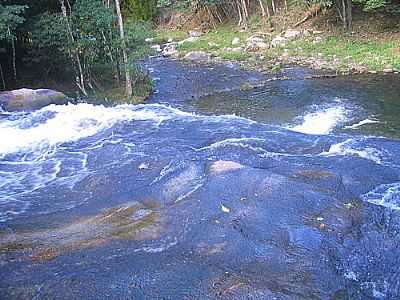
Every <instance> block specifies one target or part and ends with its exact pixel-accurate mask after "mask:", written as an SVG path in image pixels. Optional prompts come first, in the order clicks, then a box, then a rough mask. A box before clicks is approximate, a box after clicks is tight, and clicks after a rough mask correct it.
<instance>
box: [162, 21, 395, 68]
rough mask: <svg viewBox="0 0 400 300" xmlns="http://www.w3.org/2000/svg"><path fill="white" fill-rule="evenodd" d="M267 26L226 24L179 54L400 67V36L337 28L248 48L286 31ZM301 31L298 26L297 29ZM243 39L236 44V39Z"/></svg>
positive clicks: (172, 34) (169, 34)
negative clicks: (251, 40)
mask: <svg viewBox="0 0 400 300" xmlns="http://www.w3.org/2000/svg"><path fill="white" fill-rule="evenodd" d="M263 29H264V28H263V26H262V25H257V26H252V27H251V29H250V30H247V31H246V32H239V31H238V30H237V27H236V26H228V25H223V26H220V27H219V28H216V29H215V30H212V31H210V32H207V33H204V34H203V35H202V36H201V37H200V38H199V39H197V40H196V41H192V42H185V43H183V44H180V45H178V46H177V50H178V51H179V53H178V56H179V57H183V56H184V55H185V54H186V53H188V52H190V51H205V52H208V53H211V54H212V55H213V57H215V58H216V59H217V60H229V61H238V62H241V63H244V64H247V65H254V64H256V65H257V66H258V67H262V68H265V69H279V68H277V67H276V66H278V65H281V66H282V65H285V64H300V65H306V66H310V67H312V68H316V69H328V70H332V71H336V72H338V73H349V72H355V73H364V72H368V71H369V72H382V71H385V72H391V71H393V72H396V71H398V70H400V37H399V35H393V36H388V35H387V34H386V35H382V37H380V36H379V35H376V36H374V37H373V38H371V34H370V35H357V34H353V35H348V34H344V33H342V32H337V31H335V32H334V31H329V30H324V31H319V32H318V34H311V35H307V36H306V35H302V36H301V37H300V38H297V39H295V40H290V41H288V42H287V43H286V44H285V45H283V46H279V47H271V46H269V47H268V49H260V50H259V51H254V52H250V51H248V49H247V48H246V46H247V44H246V43H247V39H248V38H250V37H251V36H254V35H259V36H262V37H263V39H264V42H265V43H266V44H268V45H271V41H272V40H273V39H274V38H275V37H276V36H279V35H281V34H282V32H273V33H272V34H269V33H264V34H263V35H261V34H260V33H263ZM296 30H297V29H296ZM298 30H299V31H301V32H306V31H307V33H309V32H312V29H310V28H307V29H304V28H303V29H298ZM156 36H157V38H156V41H157V42H159V43H161V42H165V41H167V40H168V39H169V38H171V39H173V40H174V41H181V40H184V39H185V38H187V37H188V34H187V33H186V32H184V31H174V30H168V29H159V30H158V31H157V33H156ZM234 39H236V40H237V39H239V43H238V44H235V45H233V44H232V41H233V40H234Z"/></svg>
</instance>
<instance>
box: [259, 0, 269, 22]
mask: <svg viewBox="0 0 400 300" xmlns="http://www.w3.org/2000/svg"><path fill="white" fill-rule="evenodd" d="M258 2H259V3H260V8H261V15H262V16H263V18H265V17H266V15H267V14H266V12H265V8H264V3H263V0H258Z"/></svg>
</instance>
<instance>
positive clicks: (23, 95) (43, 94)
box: [0, 88, 70, 111]
mask: <svg viewBox="0 0 400 300" xmlns="http://www.w3.org/2000/svg"><path fill="white" fill-rule="evenodd" d="M69 101H70V99H69V98H68V97H67V96H65V95H64V94H63V93H61V92H57V91H53V90H49V89H38V90H32V89H25V88H24V89H19V90H14V91H7V92H3V93H0V106H1V107H2V108H3V109H4V110H6V111H31V110H36V109H40V108H42V107H45V106H47V105H50V104H66V103H68V102H69Z"/></svg>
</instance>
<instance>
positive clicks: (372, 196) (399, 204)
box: [361, 182, 400, 210]
mask: <svg viewBox="0 0 400 300" xmlns="http://www.w3.org/2000/svg"><path fill="white" fill-rule="evenodd" d="M361 198H362V199H363V200H364V201H367V202H369V203H373V204H376V205H381V206H384V207H387V208H390V209H393V210H400V182H395V183H389V184H382V185H379V186H378V187H376V188H375V189H373V190H372V191H370V192H368V193H366V194H364V195H362V196H361Z"/></svg>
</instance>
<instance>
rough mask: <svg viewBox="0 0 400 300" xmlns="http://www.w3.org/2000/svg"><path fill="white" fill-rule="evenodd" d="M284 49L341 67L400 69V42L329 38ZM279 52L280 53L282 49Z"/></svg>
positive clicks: (300, 42) (303, 42) (296, 44)
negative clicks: (336, 60)
mask: <svg viewBox="0 0 400 300" xmlns="http://www.w3.org/2000/svg"><path fill="white" fill-rule="evenodd" d="M285 48H286V49H288V50H289V53H290V54H291V55H297V56H309V57H311V56H316V55H318V54H320V55H322V58H323V59H325V60H328V61H329V60H333V59H334V58H336V59H338V60H339V61H340V63H341V64H342V65H348V63H349V62H353V63H356V64H359V65H363V66H365V67H367V68H368V69H370V70H376V71H381V70H383V69H385V68H395V69H400V55H399V51H400V41H390V42H382V41H380V42H378V41H364V40H359V39H356V38H348V37H343V36H331V37H328V38H326V39H324V40H323V41H322V42H320V43H317V44H313V43H312V42H311V41H307V40H301V41H297V42H293V43H291V44H289V45H287V46H286V47H285ZM280 50H281V51H282V49H280ZM277 51H279V50H277ZM270 55H271V54H270Z"/></svg>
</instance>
